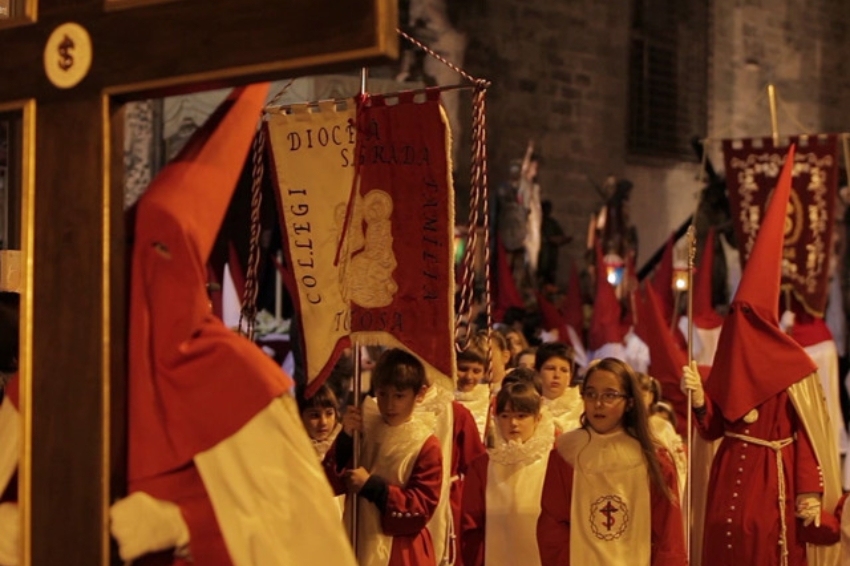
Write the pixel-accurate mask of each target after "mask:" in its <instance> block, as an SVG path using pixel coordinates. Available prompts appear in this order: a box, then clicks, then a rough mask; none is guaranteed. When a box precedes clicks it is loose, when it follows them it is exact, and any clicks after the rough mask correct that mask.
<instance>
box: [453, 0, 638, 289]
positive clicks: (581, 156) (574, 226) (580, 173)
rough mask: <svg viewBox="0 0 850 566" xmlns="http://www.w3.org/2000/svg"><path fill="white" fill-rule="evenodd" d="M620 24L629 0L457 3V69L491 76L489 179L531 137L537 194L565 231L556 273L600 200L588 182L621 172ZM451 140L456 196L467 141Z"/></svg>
mask: <svg viewBox="0 0 850 566" xmlns="http://www.w3.org/2000/svg"><path fill="white" fill-rule="evenodd" d="M456 3H460V2H457V1H456ZM628 22H629V0H610V1H608V2H595V1H593V0H582V1H570V2H563V1H559V2H551V1H549V0H486V1H485V0H470V2H469V3H468V4H467V3H465V2H464V8H463V9H459V14H458V25H459V26H460V27H461V28H462V29H463V30H464V31H465V33H466V34H467V37H468V39H469V45H468V48H467V54H466V68H467V70H468V71H469V72H471V73H472V74H473V75H476V76H482V77H486V78H489V79H491V80H492V81H493V87H492V88H491V90H490V91H489V93H488V113H487V120H488V136H489V140H488V141H489V144H488V148H489V156H490V179H491V183H490V185H491V187H492V188H495V187H496V185H497V184H498V183H499V182H501V181H503V180H504V179H505V175H506V171H507V165H508V163H509V161H510V160H511V159H514V158H521V157H522V155H523V153H524V151H525V148H526V144H527V143H528V140H529V139H533V140H534V141H535V143H536V151H537V152H538V153H539V154H540V155H541V156H542V159H543V161H542V164H541V166H540V173H539V179H540V185H541V187H542V191H543V198H544V199H549V200H551V201H552V203H553V207H554V211H555V215H556V217H557V218H558V220H559V221H560V222H561V224H562V226H563V227H564V229H565V230H567V231H569V232H570V233H571V234H572V235H573V236H574V242H573V244H572V245H571V246H569V248H568V250H566V251H564V252H563V253H562V255H561V265H562V271H563V276H562V279H565V278H566V276H567V273H568V268H569V262H568V258H575V259H580V258H581V256H582V253H583V248H584V238H585V234H586V230H587V222H588V218H589V216H590V213H591V212H592V211H593V210H595V209H597V208H598V207H599V206H600V204H601V202H602V201H601V198H600V196H599V194H598V192H597V191H596V189H594V187H593V183H594V182H595V183H597V184H600V185H601V184H602V182H603V181H604V180H605V177H607V176H608V175H609V174H615V175H622V174H623V172H624V168H625V151H626V149H625V142H626V138H625V120H626V109H625V105H624V104H623V102H624V97H625V93H626V89H627V83H626V76H627V68H626V64H627V59H628V33H627V32H628ZM457 143H460V144H462V151H461V159H460V160H459V165H460V169H459V170H460V171H461V173H460V178H459V180H458V187H459V195H460V194H462V190H463V188H464V178H463V175H464V174H465V170H464V167H466V166H468V165H467V164H468V158H466V156H467V154H468V146H469V142H468V140H466V139H462V140H457ZM467 185H468V183H467ZM461 199H462V197H461ZM462 205H463V203H460V204H459V207H458V208H459V211H461V210H462V209H463V206H462Z"/></svg>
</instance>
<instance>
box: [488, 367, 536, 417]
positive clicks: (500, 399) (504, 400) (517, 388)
mask: <svg viewBox="0 0 850 566" xmlns="http://www.w3.org/2000/svg"><path fill="white" fill-rule="evenodd" d="M515 371H516V370H515ZM512 373H513V372H512ZM505 379H507V378H505ZM540 402H541V401H540V393H539V392H538V391H537V389H536V388H535V387H534V384H533V383H529V382H528V381H511V382H502V388H501V389H500V390H499V393H498V394H497V395H496V414H497V415H498V414H499V413H501V412H503V411H505V410H506V409H507V407H508V405H510V408H511V410H512V411H516V412H518V413H528V414H531V415H538V414H540Z"/></svg>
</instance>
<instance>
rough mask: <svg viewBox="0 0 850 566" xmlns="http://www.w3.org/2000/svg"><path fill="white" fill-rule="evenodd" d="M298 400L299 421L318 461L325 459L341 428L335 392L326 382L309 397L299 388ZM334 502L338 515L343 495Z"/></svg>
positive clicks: (342, 504)
mask: <svg viewBox="0 0 850 566" xmlns="http://www.w3.org/2000/svg"><path fill="white" fill-rule="evenodd" d="M296 401H297V402H298V413H299V414H300V415H301V422H302V423H304V428H305V429H306V430H307V435H308V436H309V437H310V443H311V444H312V445H313V449H314V450H315V451H316V456H318V458H319V462H321V461H322V460H324V459H325V454H327V453H328V450H330V447H331V446H333V443H334V440H336V437H337V435H338V434H339V431H341V430H342V424H341V423H340V416H339V401H338V400H337V397H336V394H335V393H334V391H333V389H331V388H330V387H329V386H328V385H327V384H325V385H322V386H321V387H320V388H319V390H318V391H316V393H315V394H314V395H313V396H312V397H310V398H309V399H308V398H306V397H305V396H304V391H303V390H302V389H301V388H299V389H298V391H297V395H296ZM334 502H335V503H336V505H337V507H338V508H339V509H338V511H339V517H340V519H342V513H343V511H344V510H345V495H338V496H336V497H334Z"/></svg>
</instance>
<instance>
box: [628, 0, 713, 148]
mask: <svg viewBox="0 0 850 566" xmlns="http://www.w3.org/2000/svg"><path fill="white" fill-rule="evenodd" d="M708 2H709V0H633V5H632V29H631V43H630V52H629V122H628V124H629V126H628V148H629V154H631V155H635V156H652V157H672V158H683V157H687V158H693V157H694V154H693V150H692V149H691V146H690V139H691V137H692V136H695V135H697V136H704V135H705V133H706V115H707V107H706V104H707V102H706V100H707V96H706V94H707V93H706V89H707V75H708V48H707V46H708Z"/></svg>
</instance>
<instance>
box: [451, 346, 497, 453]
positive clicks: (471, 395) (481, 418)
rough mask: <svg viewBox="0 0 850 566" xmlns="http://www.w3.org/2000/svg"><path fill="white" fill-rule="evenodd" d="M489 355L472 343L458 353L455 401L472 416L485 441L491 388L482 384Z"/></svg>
mask: <svg viewBox="0 0 850 566" xmlns="http://www.w3.org/2000/svg"><path fill="white" fill-rule="evenodd" d="M486 365H487V354H486V353H485V352H483V351H481V349H480V348H479V347H478V346H477V345H476V344H475V343H470V344H469V345H468V346H467V347H466V348H464V349H463V350H461V351H460V352H458V353H457V391H456V392H455V399H456V400H457V402H458V403H460V404H461V405H463V406H464V407H466V408H467V410H469V412H470V413H471V414H472V418H473V419H475V426H476V427H477V428H478V436H479V437H480V438H481V440H482V441H483V440H484V433H485V431H486V429H487V416H488V415H489V413H490V411H489V409H490V386H489V385H487V384H486V383H481V381H482V380H483V379H484V368H485V367H486Z"/></svg>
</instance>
